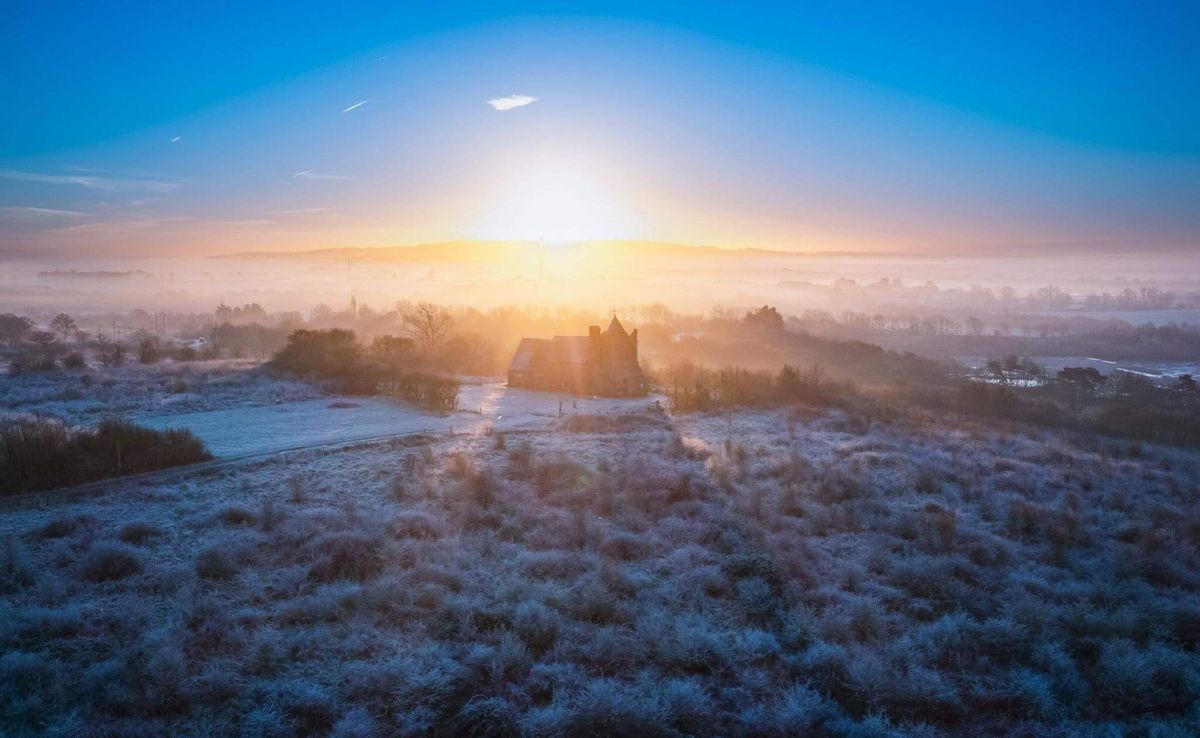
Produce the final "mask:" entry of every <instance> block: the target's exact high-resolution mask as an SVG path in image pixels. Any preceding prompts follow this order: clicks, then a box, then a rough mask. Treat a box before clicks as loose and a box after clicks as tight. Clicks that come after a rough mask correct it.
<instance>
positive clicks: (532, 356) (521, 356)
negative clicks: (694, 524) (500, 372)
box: [508, 338, 551, 372]
mask: <svg viewBox="0 0 1200 738" xmlns="http://www.w3.org/2000/svg"><path fill="white" fill-rule="evenodd" d="M550 345H551V342H550V341H548V340H546V339H544V338H522V339H521V343H519V344H517V352H516V353H515V354H513V357H512V361H511V362H510V363H509V365H508V370H509V371H510V372H529V371H533V365H534V364H535V363H536V359H537V355H538V354H541V353H544V352H545V351H546V350H547V349H549V348H550Z"/></svg>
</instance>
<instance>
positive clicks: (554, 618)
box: [512, 602, 559, 653]
mask: <svg viewBox="0 0 1200 738" xmlns="http://www.w3.org/2000/svg"><path fill="white" fill-rule="evenodd" d="M512 629H513V632H514V633H515V634H516V635H517V637H518V638H520V639H521V641H522V642H523V643H524V644H525V645H526V646H529V648H531V649H533V650H534V651H535V652H538V653H541V652H543V651H548V650H550V648H552V647H553V646H554V642H555V641H556V640H557V639H558V630H559V617H558V614H557V613H555V612H554V611H553V610H550V609H548V608H546V607H545V606H544V605H541V604H539V603H537V602H523V603H521V604H520V605H518V606H517V611H516V614H514V615H513V623H512Z"/></svg>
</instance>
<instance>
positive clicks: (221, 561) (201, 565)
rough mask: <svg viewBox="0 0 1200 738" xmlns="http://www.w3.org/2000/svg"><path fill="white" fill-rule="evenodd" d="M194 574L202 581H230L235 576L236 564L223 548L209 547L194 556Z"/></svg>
mask: <svg viewBox="0 0 1200 738" xmlns="http://www.w3.org/2000/svg"><path fill="white" fill-rule="evenodd" d="M196 574H197V575H199V576H201V577H203V578H204V579H231V578H233V577H234V576H235V575H236V574H237V563H236V562H235V561H234V557H233V555H232V554H231V553H230V552H229V550H228V549H227V548H226V547H224V546H211V547H209V548H206V549H204V550H203V551H201V552H200V553H199V554H198V555H197V556H196Z"/></svg>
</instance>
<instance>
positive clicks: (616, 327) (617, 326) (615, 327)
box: [604, 315, 629, 336]
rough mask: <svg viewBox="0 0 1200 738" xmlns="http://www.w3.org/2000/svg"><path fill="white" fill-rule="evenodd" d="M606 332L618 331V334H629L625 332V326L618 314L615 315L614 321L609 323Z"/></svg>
mask: <svg viewBox="0 0 1200 738" xmlns="http://www.w3.org/2000/svg"><path fill="white" fill-rule="evenodd" d="M604 332H605V333H616V334H619V335H622V336H628V335H629V334H628V333H626V332H625V328H623V327H622V326H621V321H619V320H617V316H615V315H614V316H613V319H612V322H610V323H609V324H608V330H606V331H604Z"/></svg>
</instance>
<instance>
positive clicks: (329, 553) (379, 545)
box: [308, 531, 383, 582]
mask: <svg viewBox="0 0 1200 738" xmlns="http://www.w3.org/2000/svg"><path fill="white" fill-rule="evenodd" d="M313 553H314V554H315V555H316V560H315V561H313V563H312V565H311V566H310V567H309V569H308V576H309V578H310V579H312V580H314V581H318V582H333V581H336V580H338V579H351V580H354V581H359V582H363V581H367V580H368V579H374V578H375V577H376V576H378V575H379V573H380V572H381V571H383V541H382V539H380V538H379V537H378V536H374V535H370V534H367V533H363V532H358V531H343V532H340V533H330V534H328V535H325V536H323V537H322V538H320V539H319V540H318V541H317V542H316V544H315V545H314V546H313Z"/></svg>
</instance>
